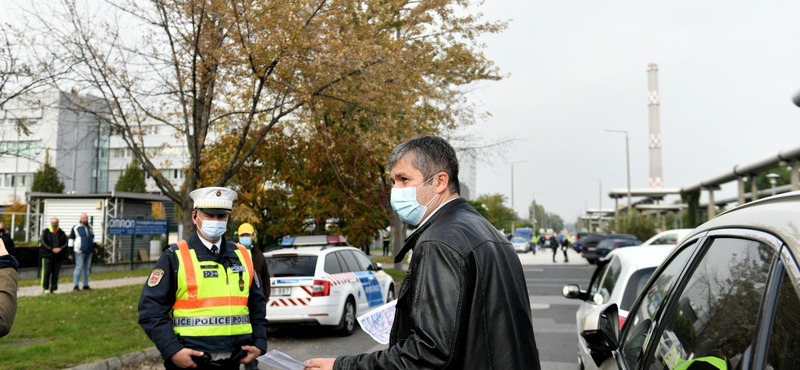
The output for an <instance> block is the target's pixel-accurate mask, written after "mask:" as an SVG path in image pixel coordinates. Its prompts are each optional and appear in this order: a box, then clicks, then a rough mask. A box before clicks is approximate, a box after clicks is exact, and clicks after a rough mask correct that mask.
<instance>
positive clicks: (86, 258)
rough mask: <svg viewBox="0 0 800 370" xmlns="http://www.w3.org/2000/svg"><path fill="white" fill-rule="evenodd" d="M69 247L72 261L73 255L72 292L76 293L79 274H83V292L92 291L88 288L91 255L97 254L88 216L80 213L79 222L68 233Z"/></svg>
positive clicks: (79, 279)
mask: <svg viewBox="0 0 800 370" xmlns="http://www.w3.org/2000/svg"><path fill="white" fill-rule="evenodd" d="M69 246H70V247H72V248H73V250H71V251H70V256H69V258H70V259H72V256H73V254H74V256H75V272H74V273H73V274H72V284H73V287H72V291H74V292H77V291H78V287H79V286H80V282H81V273H83V290H92V288H89V270H90V269H91V268H92V255H93V254H94V253H97V247H95V245H94V232H93V231H92V225H89V216H88V215H87V214H85V213H81V220H80V222H79V223H78V224H77V225H75V226H74V227H73V228H72V231H71V232H70V233H69ZM92 252H94V253H92Z"/></svg>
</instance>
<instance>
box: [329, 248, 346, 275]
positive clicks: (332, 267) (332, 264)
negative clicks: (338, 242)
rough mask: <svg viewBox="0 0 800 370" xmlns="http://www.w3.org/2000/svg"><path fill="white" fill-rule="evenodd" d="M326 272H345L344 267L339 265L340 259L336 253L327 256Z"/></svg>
mask: <svg viewBox="0 0 800 370" xmlns="http://www.w3.org/2000/svg"><path fill="white" fill-rule="evenodd" d="M325 272H327V273H329V274H338V273H341V272H344V270H343V269H342V267H341V266H340V265H339V259H338V258H336V254H335V253H329V254H328V255H327V256H325Z"/></svg>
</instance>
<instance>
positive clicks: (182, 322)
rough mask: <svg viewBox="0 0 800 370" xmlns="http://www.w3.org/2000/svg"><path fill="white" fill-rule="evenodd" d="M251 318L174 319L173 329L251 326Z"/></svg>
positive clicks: (207, 317) (238, 316) (245, 316)
mask: <svg viewBox="0 0 800 370" xmlns="http://www.w3.org/2000/svg"><path fill="white" fill-rule="evenodd" d="M249 323H250V316H248V315H234V316H199V317H173V318H172V326H173V327H186V326H228V325H241V324H249Z"/></svg>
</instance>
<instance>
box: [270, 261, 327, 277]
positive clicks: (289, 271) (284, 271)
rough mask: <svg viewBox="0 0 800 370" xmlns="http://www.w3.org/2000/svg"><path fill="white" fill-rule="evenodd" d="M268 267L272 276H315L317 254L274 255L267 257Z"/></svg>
mask: <svg viewBox="0 0 800 370" xmlns="http://www.w3.org/2000/svg"><path fill="white" fill-rule="evenodd" d="M267 267H269V273H270V275H271V276H272V277H283V276H314V270H315V269H316V268H317V256H273V257H267Z"/></svg>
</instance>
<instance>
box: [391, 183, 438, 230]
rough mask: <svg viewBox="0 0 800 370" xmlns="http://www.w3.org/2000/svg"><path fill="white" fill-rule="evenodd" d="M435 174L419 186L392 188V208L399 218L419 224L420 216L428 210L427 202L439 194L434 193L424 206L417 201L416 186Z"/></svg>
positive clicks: (414, 224) (412, 223)
mask: <svg viewBox="0 0 800 370" xmlns="http://www.w3.org/2000/svg"><path fill="white" fill-rule="evenodd" d="M434 177H436V175H433V176H431V178H430V179H427V180H425V182H423V183H422V184H420V185H419V186H409V187H405V188H392V196H391V203H392V208H394V210H395V211H396V212H397V215H398V216H400V220H401V221H403V222H405V223H407V224H409V225H413V226H417V225H419V223H420V222H421V221H422V216H424V215H425V212H426V211H427V210H428V204H431V202H432V201H433V200H434V199H436V197H437V196H439V194H436V195H434V196H433V198H431V200H429V201H428V203H427V204H425V205H424V206H423V205H421V204H419V202H418V201H417V188H419V187H421V186H422V185H425V183H426V182H428V181H431V180H432V179H433V178H434Z"/></svg>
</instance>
